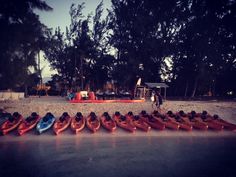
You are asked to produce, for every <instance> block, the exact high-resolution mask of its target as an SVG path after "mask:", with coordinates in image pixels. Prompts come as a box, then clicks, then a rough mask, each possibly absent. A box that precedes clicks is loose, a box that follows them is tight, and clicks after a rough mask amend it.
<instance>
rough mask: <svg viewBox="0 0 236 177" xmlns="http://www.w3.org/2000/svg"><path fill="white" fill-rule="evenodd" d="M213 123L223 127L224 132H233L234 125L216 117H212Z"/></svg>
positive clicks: (235, 127) (235, 126) (235, 128)
mask: <svg viewBox="0 0 236 177" xmlns="http://www.w3.org/2000/svg"><path fill="white" fill-rule="evenodd" d="M213 119H214V122H216V123H218V124H220V125H223V126H224V129H225V130H230V131H235V130H236V125H235V124H232V123H230V122H227V121H225V120H224V119H221V118H219V116H218V115H213Z"/></svg>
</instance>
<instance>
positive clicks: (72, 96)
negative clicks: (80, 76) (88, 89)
mask: <svg viewBox="0 0 236 177" xmlns="http://www.w3.org/2000/svg"><path fill="white" fill-rule="evenodd" d="M67 98H68V99H69V100H73V99H74V98H75V93H74V92H73V90H72V89H70V90H68V91H67Z"/></svg>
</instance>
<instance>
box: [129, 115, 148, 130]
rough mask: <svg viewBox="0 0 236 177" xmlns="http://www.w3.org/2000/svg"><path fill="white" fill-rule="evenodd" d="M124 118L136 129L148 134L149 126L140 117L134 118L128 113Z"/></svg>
mask: <svg viewBox="0 0 236 177" xmlns="http://www.w3.org/2000/svg"><path fill="white" fill-rule="evenodd" d="M125 117H126V118H127V119H128V120H130V121H131V122H132V123H133V125H134V126H135V127H137V128H138V129H141V130H143V131H145V132H148V131H149V130H150V129H151V126H150V125H149V124H148V123H146V122H145V121H144V120H143V119H141V118H140V116H134V115H133V113H132V112H128V114H126V116H125Z"/></svg>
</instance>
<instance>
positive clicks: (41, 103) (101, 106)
mask: <svg viewBox="0 0 236 177" xmlns="http://www.w3.org/2000/svg"><path fill="white" fill-rule="evenodd" d="M0 108H1V109H4V110H5V111H7V112H10V113H13V112H15V111H18V112H19V113H21V114H22V115H23V116H24V117H26V116H29V115H30V114H31V113H32V112H37V113H38V114H39V115H41V116H43V115H45V114H46V113H47V112H51V113H53V114H54V115H55V116H56V117H59V116H60V115H61V114H62V113H63V112H68V113H69V114H70V115H72V116H73V115H75V114H76V112H78V111H80V112H82V113H83V114H84V115H85V116H86V115H88V114H89V113H90V112H91V111H94V112H95V113H96V114H97V115H98V116H100V115H101V114H102V113H103V112H105V111H107V112H108V113H109V114H111V115H112V114H114V112H115V111H120V112H121V113H122V114H126V113H127V112H128V111H132V112H133V113H134V114H139V113H140V112H141V111H142V110H146V111H147V112H148V113H151V112H152V111H153V110H154V109H153V106H152V102H151V101H146V102H144V103H97V104H93V103H85V104H83V103H69V102H68V101H67V100H66V99H65V98H63V97H52V96H49V97H46V96H45V97H41V98H38V97H30V98H26V99H23V100H18V101H5V102H3V101H2V102H0ZM162 108H163V109H164V110H166V111H167V110H171V111H173V112H177V111H180V110H183V111H185V112H190V111H192V110H195V111H196V112H202V111H203V110H206V111H207V112H208V113H210V114H218V115H219V116H220V117H221V118H223V119H225V120H229V121H232V122H234V123H236V102H234V101H227V102H224V101H216V100H213V101H169V100H167V101H165V102H164V104H163V106H162Z"/></svg>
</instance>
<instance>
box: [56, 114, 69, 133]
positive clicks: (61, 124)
mask: <svg viewBox="0 0 236 177" xmlns="http://www.w3.org/2000/svg"><path fill="white" fill-rule="evenodd" d="M70 122H71V117H70V116H69V114H68V113H67V112H64V113H63V114H62V116H61V117H60V118H59V119H58V120H56V122H55V123H54V125H53V131H54V132H55V134H56V135H58V134H59V133H60V132H62V131H64V130H65V129H67V127H69V125H70Z"/></svg>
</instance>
